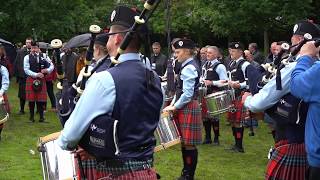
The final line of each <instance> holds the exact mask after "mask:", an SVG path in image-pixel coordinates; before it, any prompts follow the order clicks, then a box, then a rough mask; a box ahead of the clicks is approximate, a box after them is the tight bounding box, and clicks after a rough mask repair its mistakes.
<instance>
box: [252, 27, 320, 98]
mask: <svg viewBox="0 0 320 180" xmlns="http://www.w3.org/2000/svg"><path fill="white" fill-rule="evenodd" d="M303 37H304V39H303V40H302V41H301V42H299V43H298V44H296V45H292V46H289V44H287V43H282V44H281V51H280V52H279V54H278V55H277V57H276V58H275V59H274V61H273V62H272V63H266V64H262V65H261V67H260V68H259V71H260V73H261V74H263V76H262V78H261V80H260V81H259V82H258V83H257V86H256V87H251V88H256V89H257V91H256V92H258V91H259V90H260V89H262V88H263V86H265V85H266V84H267V83H268V82H269V81H270V80H271V79H272V78H274V77H276V83H277V84H276V86H277V90H282V84H281V72H280V70H281V69H282V68H284V67H285V66H286V65H289V63H291V62H294V61H295V57H296V55H297V54H298V53H299V51H300V50H301V48H302V46H303V45H304V44H305V43H307V42H309V41H312V40H314V41H315V42H314V45H315V46H316V47H319V46H320V39H313V38H312V36H311V35H310V34H309V33H306V34H304V36H303ZM248 78H249V79H250V78H252V77H248ZM249 81H250V80H249ZM249 87H250V86H249Z"/></svg>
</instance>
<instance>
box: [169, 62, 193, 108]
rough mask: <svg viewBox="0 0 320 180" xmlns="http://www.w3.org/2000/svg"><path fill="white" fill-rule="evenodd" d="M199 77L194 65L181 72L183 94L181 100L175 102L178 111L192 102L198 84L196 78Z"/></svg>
mask: <svg viewBox="0 0 320 180" xmlns="http://www.w3.org/2000/svg"><path fill="white" fill-rule="evenodd" d="M197 77H198V72H197V70H196V68H195V67H194V66H192V65H187V66H186V67H185V68H183V70H182V71H181V79H182V81H183V89H182V91H183V93H182V95H181V96H180V98H179V99H178V100H177V102H175V104H174V107H175V108H176V109H181V108H182V107H183V106H184V105H186V104H187V103H189V102H190V101H191V100H192V97H193V93H194V86H195V83H196V81H195V80H196V78H197Z"/></svg>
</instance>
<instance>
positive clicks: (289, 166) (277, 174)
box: [265, 140, 307, 180]
mask: <svg viewBox="0 0 320 180" xmlns="http://www.w3.org/2000/svg"><path fill="white" fill-rule="evenodd" d="M275 146H276V148H275V151H274V152H273V153H272V156H271V159H270V160H269V163H268V165H267V172H266V175H265V178H266V180H304V179H305V173H306V170H307V157H306V151H305V145H304V144H288V141H286V140H281V141H279V142H278V143H277V144H276V145H275Z"/></svg>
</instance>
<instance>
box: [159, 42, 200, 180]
mask: <svg viewBox="0 0 320 180" xmlns="http://www.w3.org/2000/svg"><path fill="white" fill-rule="evenodd" d="M173 46H174V48H175V55H176V57H177V60H178V61H179V62H181V63H182V65H181V69H180V72H179V74H178V78H177V79H178V81H177V87H176V93H175V96H174V99H173V101H172V103H171V105H169V106H167V107H166V108H164V111H176V117H175V121H176V124H177V126H178V129H179V131H180V135H181V141H182V142H181V145H182V147H181V152H182V158H183V164H184V166H183V169H182V173H181V177H180V178H179V179H180V180H184V179H188V180H189V179H194V173H195V170H196V167H197V162H198V150H197V147H196V145H199V144H201V139H202V136H201V109H200V106H199V102H198V101H197V97H198V88H199V86H200V83H199V79H200V69H199V67H198V65H197V63H196V61H195V60H194V58H193V55H194V48H195V45H194V43H193V42H192V41H191V40H189V39H180V40H178V41H176V42H175V43H174V44H173Z"/></svg>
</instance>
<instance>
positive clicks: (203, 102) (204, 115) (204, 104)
mask: <svg viewBox="0 0 320 180" xmlns="http://www.w3.org/2000/svg"><path fill="white" fill-rule="evenodd" d="M201 114H202V118H207V117H208V106H207V101H206V99H205V98H202V100H201Z"/></svg>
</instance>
